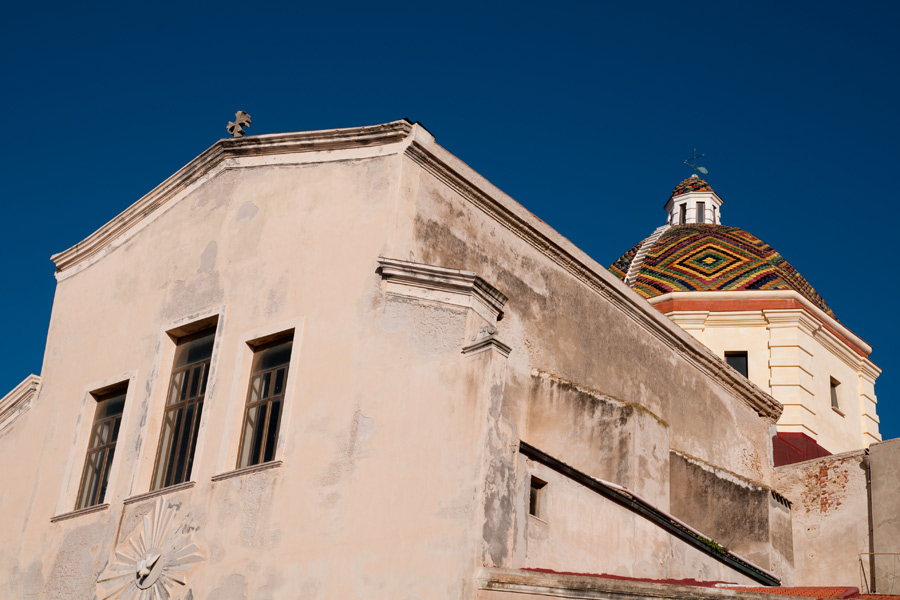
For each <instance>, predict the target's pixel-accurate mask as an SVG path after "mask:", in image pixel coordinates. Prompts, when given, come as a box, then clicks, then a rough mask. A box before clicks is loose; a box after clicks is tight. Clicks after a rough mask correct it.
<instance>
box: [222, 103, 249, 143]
mask: <svg viewBox="0 0 900 600" xmlns="http://www.w3.org/2000/svg"><path fill="white" fill-rule="evenodd" d="M249 126H250V115H248V114H247V113H245V112H244V111H242V110H239V111H237V112H236V113H235V114H234V123H232V122H231V121H228V127H227V128H226V129H228V133H230V134H231V135H232V137H241V136H242V135H244V127H249Z"/></svg>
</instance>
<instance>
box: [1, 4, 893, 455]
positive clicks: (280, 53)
mask: <svg viewBox="0 0 900 600" xmlns="http://www.w3.org/2000/svg"><path fill="white" fill-rule="evenodd" d="M4 13H5V14H4V32H3V36H2V37H0V67H2V76H3V79H2V83H0V100H2V105H0V106H2V109H3V113H4V115H3V129H2V130H0V135H2V136H3V141H4V143H3V144H2V150H0V152H2V164H3V166H4V170H5V177H4V182H3V186H2V189H0V201H2V207H3V210H4V219H3V220H2V230H0V244H2V252H0V256H2V257H3V258H2V261H3V262H2V271H3V272H2V281H3V284H2V285H3V290H2V296H0V303H2V309H3V311H2V313H0V314H2V317H0V319H2V327H3V330H4V331H5V333H6V340H7V343H6V344H4V345H3V347H2V349H0V358H2V360H0V396H2V395H3V394H4V393H5V392H6V391H7V390H9V389H11V388H12V387H13V386H15V385H16V384H17V383H18V382H19V381H21V380H22V379H23V378H24V377H25V376H26V375H28V374H29V373H39V372H40V369H41V361H42V356H43V351H44V342H45V336H46V332H47V325H48V320H49V316H50V308H51V304H52V301H53V292H54V286H55V280H54V278H53V265H52V264H51V262H50V260H49V257H50V255H51V254H53V253H55V252H58V251H61V250H64V249H66V248H68V247H69V246H71V245H73V244H75V243H77V242H78V241H80V240H82V239H84V238H85V237H86V236H87V235H89V234H90V233H91V232H93V231H94V230H95V229H97V228H98V227H100V226H101V225H103V224H104V223H105V222H106V221H108V220H109V219H111V218H113V217H114V216H116V215H117V214H118V213H119V212H120V211H122V210H123V209H125V208H126V207H127V206H129V205H130V204H131V203H132V202H134V201H135V200H137V199H138V198H140V197H141V196H142V195H143V194H145V193H146V192H148V191H149V190H151V189H152V188H153V187H154V186H156V185H157V184H158V183H160V182H161V181H163V180H164V179H165V178H166V177H168V176H169V175H170V174H171V173H173V172H174V171H176V170H177V169H178V168H180V167H181V166H183V165H184V164H185V163H187V162H188V161H189V160H191V159H192V158H193V157H195V156H196V155H197V154H199V153H200V152H202V151H203V150H204V149H206V148H207V147H208V146H210V145H211V144H212V143H214V142H215V141H216V140H217V139H218V138H220V137H223V136H224V135H225V130H224V126H225V123H226V122H227V121H228V120H229V119H232V118H233V116H234V112H235V111H236V110H238V109H242V110H246V111H247V112H249V113H250V114H251V115H252V116H253V124H252V126H251V128H250V129H249V132H250V133H272V132H281V131H299V130H307V129H321V128H331V127H347V126H353V125H368V124H375V123H381V122H385V121H391V120H394V119H398V118H402V117H407V118H409V119H410V120H413V121H420V122H421V123H423V124H424V125H425V126H426V127H427V128H428V129H429V130H430V131H431V132H432V133H434V134H435V136H436V138H437V141H438V143H440V144H441V145H443V146H444V147H446V148H447V149H448V150H450V151H451V152H453V153H454V154H456V155H457V156H459V157H460V158H461V159H463V160H464V161H466V162H468V163H469V164H470V165H471V166H472V167H474V168H475V169H476V170H477V171H479V172H480V173H481V174H483V175H484V176H485V177H487V178H488V179H490V180H491V181H492V182H493V183H495V184H496V185H497V186H499V187H500V188H501V189H503V190H504V191H506V192H507V193H509V194H510V195H512V196H513V197H514V198H516V199H517V200H518V201H519V202H521V203H522V204H523V205H525V207H527V208H528V209H529V210H531V211H532V212H534V213H535V214H537V215H538V216H539V217H540V218H542V219H543V220H545V221H547V222H548V223H549V224H550V225H552V226H553V227H555V228H556V229H557V230H559V231H560V232H561V233H562V234H563V235H565V236H566V237H568V238H569V239H571V240H572V241H573V242H574V243H575V244H577V245H578V246H580V247H581V248H583V249H584V250H585V251H586V252H587V253H588V254H590V255H591V256H592V257H594V258H595V259H596V260H597V261H598V262H600V263H602V264H605V265H608V264H610V263H611V262H612V261H614V260H615V259H616V258H617V257H618V256H619V255H620V254H622V253H623V252H624V251H626V250H627V249H628V248H630V247H631V246H632V245H634V244H635V243H636V242H637V241H639V240H640V239H642V238H643V237H645V236H646V235H648V234H649V233H650V232H651V231H652V230H653V229H654V228H655V227H657V226H658V225H661V224H663V222H664V219H665V213H664V212H663V210H662V206H663V203H664V202H665V200H666V199H667V197H668V195H669V193H670V192H671V189H672V188H673V187H674V186H675V184H676V183H678V182H679V181H680V180H681V179H683V178H684V177H686V176H688V175H689V174H690V170H689V169H687V168H686V167H684V166H683V165H682V164H681V161H682V160H683V159H685V158H686V157H688V156H689V155H690V152H691V150H692V149H693V148H694V147H696V148H698V149H699V150H700V151H701V152H705V153H706V156H707V159H706V163H705V164H706V166H707V167H708V168H709V171H710V172H709V176H708V177H707V179H708V181H709V182H710V183H711V184H712V186H713V187H714V188H715V190H716V191H717V192H718V193H719V194H720V195H721V196H722V198H723V199H724V201H725V205H724V207H723V211H722V214H723V218H724V222H725V223H726V224H729V225H736V226H739V227H742V228H744V229H747V230H748V231H750V232H752V233H754V234H756V235H757V236H759V237H760V238H762V239H763V240H765V241H767V242H768V243H769V244H771V245H772V246H774V247H775V248H776V249H777V250H779V251H780V252H781V253H782V255H783V256H784V257H785V258H786V259H787V260H788V261H789V262H791V263H792V264H793V265H794V266H795V267H796V268H797V269H798V270H799V271H800V272H801V273H802V274H803V275H804V276H805V277H806V278H807V279H809V280H810V282H811V283H812V284H813V285H814V286H815V287H816V289H817V290H818V291H819V292H820V293H821V294H822V296H823V297H824V298H825V300H826V301H827V302H828V303H829V304H830V305H831V307H832V308H833V309H834V311H835V313H836V314H837V316H838V318H839V319H840V320H841V321H842V322H843V323H844V324H845V325H846V326H848V327H849V328H850V329H851V330H853V331H854V332H856V333H857V334H858V335H860V336H861V337H862V338H863V339H865V340H866V341H868V342H869V343H870V344H871V345H872V346H873V347H874V348H875V352H874V353H873V355H872V358H873V360H874V361H875V363H876V364H878V365H879V366H881V367H882V368H883V369H884V374H883V375H882V376H881V378H880V379H879V381H878V385H877V387H876V392H877V393H878V397H879V413H880V416H881V419H882V433H883V434H884V436H885V439H887V438H893V437H898V436H900V408H898V406H900V405H898V402H900V398H898V394H900V358H898V356H900V355H898V352H897V348H896V346H897V342H898V334H900V328H898V325H897V321H896V318H895V316H894V312H895V307H894V303H895V302H896V299H897V297H898V283H897V278H898V267H897V260H898V249H900V243H898V240H897V238H898V234H897V229H896V227H897V224H898V220H900V219H898V216H900V214H898V213H900V211H898V208H897V201H898V197H900V194H898V191H900V190H898V187H900V184H898V176H897V171H898V164H900V147H898V140H900V121H898V107H900V93H898V92H900V83H898V82H900V78H898V72H900V68H898V59H900V52H898V51H900V41H898V40H900V36H898V34H897V25H898V23H900V4H898V3H894V2H854V3H850V2H827V1H826V2H760V1H757V2H743V3H738V2H637V1H636V2H616V3H607V2H565V1H564V2H541V3H531V2H515V3H513V2H510V3H500V2H493V3H491V2H480V3H474V4H467V3H465V2H463V3H460V2H457V3H453V4H452V5H450V4H445V3H422V2H414V3H406V4H404V3H377V2H359V3H354V2H343V3H324V2H320V3H314V4H313V3H297V2H293V3H285V4H284V5H283V6H275V5H269V4H266V3H263V2H257V3H246V2H244V3H229V2H217V3H215V4H209V5H205V6H204V5H202V4H196V3H187V2H185V3H181V4H172V5H167V4H165V3H137V2H121V1H120V2H109V3H98V2H86V3H74V4H73V3H69V2H67V3H57V2H50V3H24V2H22V3H15V4H13V5H11V6H9V7H7V8H6V9H5V10H4ZM98 293H102V290H98Z"/></svg>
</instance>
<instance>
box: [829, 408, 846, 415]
mask: <svg viewBox="0 0 900 600" xmlns="http://www.w3.org/2000/svg"><path fill="white" fill-rule="evenodd" d="M831 410H833V411H834V412H836V413H837V414H839V415H841V416H842V417H846V416H847V415H845V414H844V412H843V411H842V410H841V409H839V408H838V407H836V406H832V407H831Z"/></svg>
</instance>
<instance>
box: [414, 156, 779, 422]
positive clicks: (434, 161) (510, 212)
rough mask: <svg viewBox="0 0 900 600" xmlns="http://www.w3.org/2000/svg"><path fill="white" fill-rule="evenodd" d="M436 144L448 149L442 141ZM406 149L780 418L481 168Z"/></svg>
mask: <svg viewBox="0 0 900 600" xmlns="http://www.w3.org/2000/svg"><path fill="white" fill-rule="evenodd" d="M435 146H436V145H435ZM434 150H435V151H436V152H441V151H443V149H441V148H440V147H439V146H436V147H435V148H434ZM443 152H444V153H446V151H443ZM405 153H406V156H408V157H409V158H410V159H411V160H413V161H414V162H416V163H417V164H419V165H420V166H421V167H422V168H423V169H425V170H426V171H428V172H429V173H431V174H432V175H433V176H434V177H436V178H438V179H439V180H441V181H443V182H444V183H445V184H446V185H448V186H449V187H450V188H452V189H454V190H455V191H456V192H457V193H459V194H460V195H461V196H462V197H463V198H465V199H467V200H468V201H469V202H471V203H472V204H473V205H475V206H476V207H477V208H479V209H480V210H482V211H483V212H484V213H486V214H487V215H488V216H490V217H491V218H493V219H494V220H495V221H497V222H498V223H500V224H502V225H503V226H504V227H506V228H507V229H509V230H510V231H511V232H512V233H514V234H515V235H517V236H518V237H519V238H520V239H522V240H523V241H524V242H526V243H527V244H529V245H531V246H532V247H533V248H534V249H535V250H537V251H538V252H540V253H541V254H543V255H544V256H546V257H547V258H548V259H550V260H551V261H552V262H554V263H556V264H557V265H558V266H559V267H561V268H562V269H564V270H565V271H567V272H568V273H569V274H570V275H572V276H573V277H575V278H576V279H578V280H579V281H581V282H582V283H583V284H584V285H586V286H587V287H588V288H590V289H591V290H593V291H594V292H595V293H597V294H598V295H599V296H601V297H602V298H603V299H604V300H606V301H607V302H609V303H610V304H611V305H612V306H614V307H615V308H617V309H618V310H619V311H621V312H622V313H623V314H624V315H625V316H626V317H628V318H629V319H631V320H632V321H634V322H635V323H636V324H637V325H639V326H640V327H642V328H643V329H644V330H645V331H647V332H648V333H649V334H651V335H652V336H653V337H655V338H656V339H657V340H658V341H660V342H662V343H663V344H665V345H666V346H667V347H669V348H670V349H671V350H673V351H675V352H677V353H679V354H681V355H682V356H683V357H684V359H685V360H686V361H687V362H688V363H690V364H691V365H693V366H694V367H695V368H696V369H698V370H699V371H700V372H701V373H704V374H705V375H707V377H709V378H710V379H711V380H712V381H714V382H716V383H717V384H719V385H720V386H721V387H722V388H724V389H725V390H726V391H728V392H729V393H733V394H736V395H738V396H739V397H740V398H741V399H742V400H743V401H744V403H745V404H747V405H748V406H749V407H750V408H752V409H753V410H755V411H756V412H757V414H759V415H760V416H762V417H764V418H767V419H770V420H772V421H773V422H774V421H777V420H778V417H779V416H780V415H781V404H779V403H778V401H777V400H775V399H774V398H772V397H771V396H769V395H768V394H766V393H765V392H764V391H762V390H761V389H760V388H758V387H757V386H756V385H755V384H753V383H752V382H750V381H749V380H748V379H746V378H745V377H743V376H742V375H741V374H740V373H737V372H736V371H733V370H730V369H727V366H726V365H725V363H724V361H722V360H721V359H720V358H719V357H717V356H716V355H715V354H713V353H712V351H711V350H709V349H708V348H707V347H706V346H704V345H703V344H702V343H701V342H699V341H697V340H696V339H694V338H693V336H691V335H690V334H688V333H687V332H685V331H684V330H683V329H681V328H680V327H678V326H677V325H675V324H674V323H672V322H671V321H670V320H669V319H667V318H666V317H665V316H663V315H662V314H661V313H659V312H658V311H655V310H654V311H651V310H648V308H647V304H646V300H645V299H644V298H641V297H640V296H639V295H638V294H637V292H635V291H633V290H631V289H630V288H628V287H627V286H626V285H625V284H623V283H622V282H621V281H619V280H618V279H617V278H616V277H615V276H613V275H612V274H610V273H609V272H608V271H607V270H606V269H604V268H603V267H602V266H600V265H599V264H597V263H596V262H595V261H593V260H591V258H590V257H589V256H587V255H586V254H584V252H582V251H581V250H579V249H578V248H577V247H576V246H575V245H573V244H572V243H571V242H569V241H568V240H566V239H565V238H563V237H562V236H560V235H559V234H558V233H556V232H555V231H553V230H552V229H551V228H550V227H549V226H548V225H546V224H544V223H543V222H541V221H540V220H539V219H537V218H536V217H534V216H533V215H531V214H530V213H528V211H527V210H526V209H524V208H523V207H521V206H520V205H518V204H516V203H515V202H514V201H501V200H500V199H498V197H499V195H500V194H502V192H500V193H495V194H494V195H491V194H490V193H488V192H486V191H484V189H482V187H479V186H478V185H476V184H475V183H473V182H472V179H475V178H476V177H478V176H477V174H474V173H467V174H466V175H465V176H464V175H461V174H460V173H459V170H469V168H468V167H467V166H465V165H464V164H463V163H460V165H459V169H456V168H454V167H452V166H451V165H450V164H449V161H450V160H452V159H451V158H449V153H446V154H448V160H444V159H442V158H439V157H438V156H437V155H436V154H435V153H434V152H432V151H431V149H429V148H426V147H425V145H424V144H422V143H421V142H419V141H418V140H415V139H414V140H413V141H412V143H410V144H409V145H408V146H407V148H406V150H405ZM473 175H475V176H474V177H473ZM485 184H486V185H485V186H484V187H485V188H488V186H490V184H489V183H487V182H486V181H485ZM495 196H498V197H495Z"/></svg>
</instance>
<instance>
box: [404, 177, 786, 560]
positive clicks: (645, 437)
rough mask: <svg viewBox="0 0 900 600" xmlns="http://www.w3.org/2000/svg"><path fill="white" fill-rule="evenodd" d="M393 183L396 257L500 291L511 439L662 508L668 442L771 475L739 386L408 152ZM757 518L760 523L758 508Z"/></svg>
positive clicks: (741, 470) (757, 421) (765, 436)
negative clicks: (399, 206)
mask: <svg viewBox="0 0 900 600" xmlns="http://www.w3.org/2000/svg"><path fill="white" fill-rule="evenodd" d="M404 182H405V183H404V186H405V188H406V189H407V190H408V193H409V198H408V200H407V202H409V203H410V204H411V209H412V210H414V211H415V219H414V221H412V222H411V224H412V225H413V229H412V230H411V231H406V232H404V233H400V234H398V235H397V236H395V238H394V239H395V241H397V242H398V243H399V242H403V244H404V245H402V246H399V247H398V248H397V250H396V253H397V255H400V256H410V257H412V260H415V261H417V262H422V263H426V264H434V265H440V266H444V267H449V268H456V269H467V270H472V271H476V272H478V273H479V274H481V275H482V276H483V277H485V278H486V279H487V280H488V281H490V282H491V283H492V284H494V285H495V286H497V288H498V289H500V291H502V292H503V293H504V294H506V295H507V296H508V297H509V302H508V303H507V305H506V307H505V308H504V316H503V319H502V320H501V321H500V322H499V323H498V324H497V327H498V329H499V334H498V335H499V337H500V339H502V340H503V341H504V342H505V343H507V344H509V345H510V346H511V347H512V353H511V354H510V357H509V362H508V366H507V369H508V371H507V378H506V385H505V401H504V404H503V409H504V415H505V416H506V418H507V419H508V420H509V421H510V422H511V423H513V424H514V425H515V428H516V433H517V435H518V436H519V437H520V438H521V439H523V440H525V441H528V442H529V443H534V444H535V445H537V446H539V447H540V448H541V449H542V450H544V451H545V452H547V453H549V454H552V455H554V456H556V457H558V458H559V459H560V460H563V461H564V462H566V463H567V464H570V465H572V466H573V467H575V468H577V469H580V470H583V471H585V472H587V473H589V474H591V475H594V476H597V477H602V478H607V479H610V480H611V481H613V482H615V483H617V484H620V485H625V486H627V487H631V488H632V489H634V490H635V491H637V492H638V493H640V494H641V495H643V496H644V497H646V498H647V499H648V500H649V501H651V502H653V503H654V504H655V505H657V506H660V507H668V506H669V490H668V484H665V483H661V482H667V481H669V480H670V478H669V466H668V461H669V455H668V451H669V449H675V450H678V451H680V452H683V453H684V454H686V455H690V456H695V457H698V458H699V459H701V460H703V461H705V462H707V463H709V464H711V465H714V466H719V467H722V468H724V469H726V470H728V471H730V472H733V473H735V474H737V475H738V476H739V477H743V478H746V479H748V480H751V481H760V482H763V483H767V482H770V481H771V478H772V470H771V466H770V465H771V450H770V446H769V435H770V432H769V431H770V427H771V426H772V425H773V422H772V420H770V419H765V418H761V417H760V416H759V415H758V414H757V412H756V411H755V410H753V409H752V408H750V406H748V405H747V404H746V403H745V402H744V401H743V399H742V397H741V395H740V394H739V393H736V392H735V391H734V390H732V389H729V388H728V387H727V386H723V385H722V383H721V381H718V380H716V379H715V377H712V376H710V375H709V374H708V373H704V372H702V370H701V369H698V368H697V367H696V366H694V365H693V364H691V362H690V361H688V360H686V359H685V357H684V355H682V354H681V353H680V352H679V351H677V350H676V349H675V348H674V347H673V346H672V343H671V341H670V342H664V341H661V340H660V338H659V337H657V336H655V335H653V334H652V333H651V332H650V331H648V330H647V329H646V328H644V327H643V326H641V325H640V324H638V323H637V322H635V321H633V320H632V319H629V318H628V317H627V316H626V315H624V314H623V312H622V311H621V310H619V309H618V308H617V307H616V306H615V305H614V304H613V303H610V302H608V301H606V300H605V298H604V297H603V296H602V295H601V294H598V293H597V291H596V290H595V289H593V288H592V287H591V286H589V285H587V284H586V283H585V282H584V281H582V280H580V279H578V278H577V277H574V276H573V275H572V273H570V272H568V271H567V270H565V269H564V268H563V267H562V266H561V265H560V264H558V263H557V262H554V261H553V260H550V259H549V258H548V256H547V255H545V254H544V253H543V252H542V251H541V249H540V248H539V247H536V246H535V245H533V244H530V243H523V237H525V236H523V235H521V234H520V232H517V231H515V230H513V229H511V228H509V227H504V226H501V225H500V224H499V223H498V222H497V221H496V220H494V219H493V218H492V217H491V216H489V215H488V214H486V213H485V211H484V210H482V209H481V208H479V206H477V205H476V203H475V202H473V201H471V199H469V198H468V197H466V192H465V190H460V189H459V188H458V187H454V186H451V185H447V184H446V182H445V179H439V178H437V177H435V176H433V175H432V174H431V173H428V172H426V171H423V170H422V169H421V168H419V166H418V165H417V164H416V163H414V162H413V161H407V162H406V163H404ZM403 225H406V224H401V227H402V226H403ZM583 258H584V260H585V261H588V262H591V261H590V259H588V258H587V257H583ZM669 326H671V325H669ZM673 329H675V328H674V327H673ZM674 336H684V338H685V339H690V338H689V337H688V336H687V335H686V334H684V333H683V332H680V333H676V334H674ZM691 342H693V340H691ZM679 343H680V342H679ZM693 343H696V342H693ZM699 346H700V345H699V344H698V347H699ZM683 500H684V501H685V502H690V501H691V500H690V499H686V498H683ZM707 508H708V509H709V510H713V511H715V510H718V508H717V507H715V506H712V507H707ZM728 514H732V515H733V514H734V513H733V512H730V513H728ZM759 517H760V519H762V521H763V522H764V525H762V527H763V528H768V527H769V514H768V511H761V512H760V515H759ZM689 524H692V523H690V522H689ZM781 545H782V547H783V546H784V544H783V543H782V544H781ZM757 550H758V551H759V552H763V551H762V549H757ZM789 554H790V553H789V552H787V551H786V550H785V549H784V548H782V556H783V558H784V560H781V561H772V563H773V567H774V568H775V569H776V570H777V571H779V575H780V576H782V577H788V578H789V577H790V570H791V565H790V560H789ZM775 563H777V564H775ZM505 564H508V563H501V564H497V565H496V566H505Z"/></svg>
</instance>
